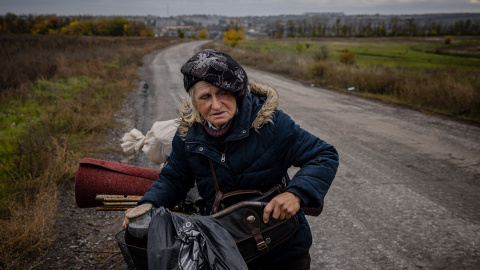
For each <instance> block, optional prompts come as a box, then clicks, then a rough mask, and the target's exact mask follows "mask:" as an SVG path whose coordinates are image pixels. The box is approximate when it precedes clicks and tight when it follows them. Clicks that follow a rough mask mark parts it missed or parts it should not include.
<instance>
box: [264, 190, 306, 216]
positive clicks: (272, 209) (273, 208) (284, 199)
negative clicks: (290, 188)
mask: <svg viewBox="0 0 480 270" xmlns="http://www.w3.org/2000/svg"><path fill="white" fill-rule="evenodd" d="M300 203H301V200H300V198H299V197H297V196H296V195H295V194H293V193H290V192H284V193H282V194H280V195H277V196H276V197H275V198H273V199H272V200H271V201H270V202H269V203H268V204H267V206H265V209H264V210H263V222H265V223H267V222H268V220H269V219H270V215H271V216H272V218H274V219H281V220H283V219H289V218H290V217H291V216H293V215H295V213H297V212H298V210H300Z"/></svg>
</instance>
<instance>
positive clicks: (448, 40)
mask: <svg viewBox="0 0 480 270" xmlns="http://www.w3.org/2000/svg"><path fill="white" fill-rule="evenodd" d="M443 42H444V43H445V44H447V45H448V44H450V43H452V36H445V38H444V39H443Z"/></svg>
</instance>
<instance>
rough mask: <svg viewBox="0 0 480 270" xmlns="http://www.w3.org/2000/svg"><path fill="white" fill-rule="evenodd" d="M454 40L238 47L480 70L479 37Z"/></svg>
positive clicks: (252, 43)
mask: <svg viewBox="0 0 480 270" xmlns="http://www.w3.org/2000/svg"><path fill="white" fill-rule="evenodd" d="M455 39H456V38H455V37H454V38H453V42H452V43H451V44H449V45H446V44H444V40H443V38H404V37H402V38H331V39H327V38H324V39H315V40H305V39H298V40H285V39H282V40H275V39H258V40H246V41H244V42H243V43H242V45H241V48H244V49H247V50H252V51H256V52H261V53H271V52H280V53H286V54H297V52H298V54H299V55H306V56H310V57H315V54H317V53H318V52H319V51H321V50H322V47H326V48H327V50H328V53H329V55H330V57H331V58H332V59H337V58H338V56H339V54H340V53H341V52H343V51H345V50H348V51H350V52H354V53H355V60H356V63H357V64H360V65H367V66H375V65H383V66H403V67H419V68H461V69H469V70H480V37H468V38H465V37H462V38H461V39H459V40H458V41H455ZM299 44H300V45H299ZM299 46H300V51H299V49H298V48H299Z"/></svg>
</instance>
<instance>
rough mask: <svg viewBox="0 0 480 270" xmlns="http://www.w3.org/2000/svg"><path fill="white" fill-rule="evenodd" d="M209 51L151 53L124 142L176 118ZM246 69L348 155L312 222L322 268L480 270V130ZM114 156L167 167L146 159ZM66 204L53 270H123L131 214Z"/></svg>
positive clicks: (47, 261) (124, 117) (115, 136)
mask: <svg viewBox="0 0 480 270" xmlns="http://www.w3.org/2000/svg"><path fill="white" fill-rule="evenodd" d="M202 44H203V42H194V43H186V44H180V45H176V46H174V47H171V48H168V49H166V50H163V51H161V52H159V53H158V54H153V55H149V56H146V57H145V59H144V64H145V66H144V67H143V68H142V70H141V71H140V75H141V77H142V79H143V80H144V82H143V84H142V87H141V88H140V89H138V90H137V91H135V93H133V94H132V95H131V98H130V100H129V101H128V102H127V104H126V107H125V110H124V111H123V112H121V113H119V114H118V115H117V121H120V122H121V123H123V126H122V128H121V129H120V130H116V131H112V142H111V143H112V145H116V146H117V147H118V143H119V139H120V138H121V136H122V135H123V133H124V132H127V131H129V130H130V129H131V128H133V127H136V128H138V129H140V130H141V131H142V132H143V133H144V134H145V133H146V132H147V131H148V130H149V129H150V127H151V126H152V124H153V123H154V122H155V121H158V120H167V119H171V118H173V117H175V109H176V107H177V105H178V103H179V94H180V93H181V94H184V93H185V92H184V91H183V82H182V77H181V74H180V72H179V70H180V66H181V65H182V64H183V63H184V62H185V61H186V60H187V59H188V58H189V57H190V56H191V55H192V54H193V53H194V51H195V50H197V49H198V48H199V47H200V46H201V45H202ZM246 70H247V73H248V76H249V78H250V80H257V81H262V82H265V83H268V84H270V85H271V86H273V87H274V88H276V89H277V91H278V93H279V96H280V109H282V110H284V111H285V112H286V113H288V114H289V115H290V116H292V118H293V119H294V120H295V121H296V122H297V123H298V124H299V125H300V126H301V127H302V128H304V129H306V130H308V131H310V132H312V133H313V134H315V135H317V136H318V137H320V138H322V139H324V140H325V141H327V142H329V143H331V144H333V145H334V146H335V147H336V148H337V149H338V151H339V153H340V160H341V163H340V164H341V165H340V167H339V171H338V174H337V177H336V179H335V181H334V183H333V185H332V187H331V189H330V191H329V193H328V195H327V198H326V207H325V209H324V212H323V213H322V215H321V216H320V217H316V218H311V217H309V222H310V226H311V229H312V233H313V241H314V244H313V246H312V248H311V251H310V252H311V255H312V269H419V268H423V269H480V210H479V209H480V128H478V127H473V126H468V125H464V124H460V123H456V122H451V121H447V120H443V119H439V118H437V117H433V116H428V115H424V114H421V113H419V112H416V111H412V110H409V109H406V108H402V107H399V106H395V105H388V104H381V103H378V102H374V101H370V100H365V99H362V98H358V97H356V96H355V95H349V94H348V93H339V92H334V91H329V90H324V89H321V88H317V87H312V86H310V85H304V84H302V83H299V82H296V81H293V80H289V79H285V78H283V77H280V76H277V75H274V74H271V73H266V72H261V71H257V70H252V69H246ZM346 92H347V91H346ZM105 159H109V160H112V161H121V162H124V163H129V164H134V165H140V166H144V167H151V168H155V166H153V164H152V163H150V162H149V161H148V160H146V158H144V157H143V155H138V156H137V157H136V158H135V159H125V158H124V157H118V155H117V156H106V157H105ZM292 170H293V171H294V170H295V169H292ZM69 192H70V193H67V197H68V196H72V192H71V191H69ZM66 201H67V202H68V204H65V205H64V206H65V207H64V209H62V211H64V212H63V213H62V214H61V216H60V218H59V221H60V222H59V223H57V224H60V225H56V226H60V227H58V228H57V229H58V231H59V237H58V238H57V239H60V240H61V241H63V243H62V242H60V240H57V242H55V243H54V245H52V248H51V251H50V253H49V254H47V256H46V257H44V258H43V259H44V263H43V264H42V265H43V267H44V268H45V269H48V268H50V267H54V266H55V267H60V268H62V266H71V268H74V269H89V268H97V269H99V268H102V269H108V268H112V269H114V268H117V267H120V268H122V266H121V264H117V263H121V258H120V257H119V256H118V254H117V255H115V254H113V253H112V254H113V255H110V254H109V253H106V254H105V257H109V256H112V258H111V259H108V260H106V259H101V258H100V259H98V258H94V256H93V254H96V255H95V256H97V257H98V254H99V253H98V252H97V253H95V251H98V250H102V248H103V250H104V249H105V248H104V246H108V245H111V244H113V241H112V239H111V238H112V234H113V233H114V232H117V231H119V230H120V219H121V215H118V214H114V213H112V214H106V213H95V212H94V210H93V211H90V210H79V209H77V208H75V205H74V204H73V203H72V201H73V200H72V198H71V197H68V199H67V200H66ZM73 217H75V219H74V218H73ZM117 220H118V223H117ZM72 224H75V226H72ZM88 251H90V253H89V252H88ZM56 252H57V253H56ZM100 254H101V253H100ZM64 256H66V257H68V258H64ZM60 262H61V263H60ZM67 268H69V267H67ZM65 269H66V268H65Z"/></svg>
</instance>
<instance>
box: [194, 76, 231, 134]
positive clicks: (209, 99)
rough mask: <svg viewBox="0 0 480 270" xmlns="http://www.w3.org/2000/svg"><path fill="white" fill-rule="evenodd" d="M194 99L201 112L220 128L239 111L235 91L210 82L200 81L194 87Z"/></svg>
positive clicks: (206, 118)
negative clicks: (232, 91)
mask: <svg viewBox="0 0 480 270" xmlns="http://www.w3.org/2000/svg"><path fill="white" fill-rule="evenodd" d="M192 88H193V89H192V90H193V101H194V103H195V104H196V105H197V109H198V111H199V112H200V114H201V115H202V116H203V118H205V120H207V121H208V122H210V123H211V124H212V125H214V126H215V127H216V128H218V129H220V128H221V127H222V126H223V125H224V124H226V123H227V122H228V121H229V120H230V119H232V118H233V116H234V115H235V112H236V111H237V100H236V99H235V96H234V95H233V93H231V92H230V91H227V90H223V89H221V88H220V87H218V86H215V85H213V84H211V83H209V82H205V81H199V82H197V83H196V84H195V85H193V87H192Z"/></svg>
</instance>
